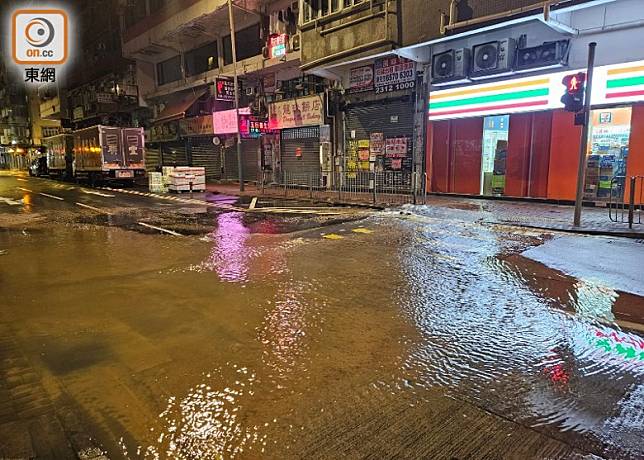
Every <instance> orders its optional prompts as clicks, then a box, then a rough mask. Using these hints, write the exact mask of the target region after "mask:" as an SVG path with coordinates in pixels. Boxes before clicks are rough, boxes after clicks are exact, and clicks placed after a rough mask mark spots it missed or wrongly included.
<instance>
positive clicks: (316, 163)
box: [281, 126, 321, 173]
mask: <svg viewBox="0 0 644 460" xmlns="http://www.w3.org/2000/svg"><path fill="white" fill-rule="evenodd" d="M281 149H282V152H281V157H282V171H285V172H306V173H318V172H320V171H321V166H320V127H319V126H307V127H302V128H292V129H283V130H282V133H281Z"/></svg>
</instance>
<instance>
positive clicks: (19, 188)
mask: <svg viewBox="0 0 644 460" xmlns="http://www.w3.org/2000/svg"><path fill="white" fill-rule="evenodd" d="M18 190H22V191H23V192H29V193H34V191H33V190H29V189H28V188H22V187H18Z"/></svg>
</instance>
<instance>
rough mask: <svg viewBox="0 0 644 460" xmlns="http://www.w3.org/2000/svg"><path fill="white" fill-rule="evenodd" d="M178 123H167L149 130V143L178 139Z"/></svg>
mask: <svg viewBox="0 0 644 460" xmlns="http://www.w3.org/2000/svg"><path fill="white" fill-rule="evenodd" d="M178 128H179V127H178V123H177V122H176V121H169V122H167V123H160V124H158V125H154V126H152V127H151V128H150V137H149V139H148V141H149V142H169V141H176V140H177V139H178V138H179V129H178Z"/></svg>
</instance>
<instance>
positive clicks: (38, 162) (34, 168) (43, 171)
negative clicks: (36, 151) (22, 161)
mask: <svg viewBox="0 0 644 460" xmlns="http://www.w3.org/2000/svg"><path fill="white" fill-rule="evenodd" d="M48 174H49V172H48V170H47V157H45V156H42V157H38V158H35V159H34V160H32V161H31V164H30V165H29V175H30V176H34V177H42V176H47V175H48Z"/></svg>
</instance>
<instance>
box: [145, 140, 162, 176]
mask: <svg viewBox="0 0 644 460" xmlns="http://www.w3.org/2000/svg"><path fill="white" fill-rule="evenodd" d="M159 166H161V150H160V149H159V148H152V147H147V146H146V148H145V170H146V171H148V172H151V171H156V170H157V168H158V167H159Z"/></svg>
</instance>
